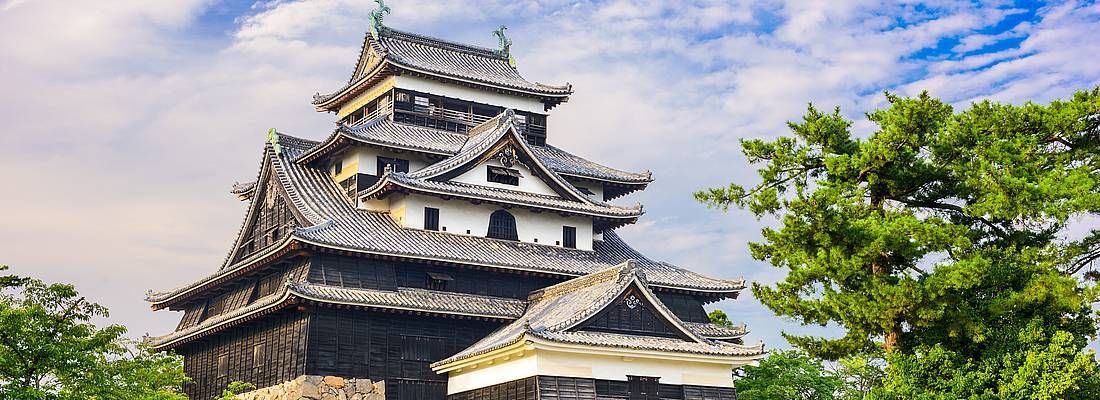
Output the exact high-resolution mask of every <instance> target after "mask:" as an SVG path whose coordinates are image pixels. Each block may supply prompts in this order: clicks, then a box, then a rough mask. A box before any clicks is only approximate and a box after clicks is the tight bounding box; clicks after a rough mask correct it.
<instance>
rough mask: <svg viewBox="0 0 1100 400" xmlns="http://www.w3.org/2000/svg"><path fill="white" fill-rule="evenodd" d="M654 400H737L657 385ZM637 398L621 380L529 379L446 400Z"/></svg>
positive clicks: (712, 391)
mask: <svg viewBox="0 0 1100 400" xmlns="http://www.w3.org/2000/svg"><path fill="white" fill-rule="evenodd" d="M657 388H658V389H657V395H656V396H655V397H649V399H655V400H737V392H736V391H735V390H734V389H733V388H726V387H712V386H693V385H665V384H660V385H657ZM635 398H641V397H637V394H633V395H632V393H631V392H630V390H629V383H628V382H627V381H625V380H623V381H618V380H604V379H589V378H571V377H559V376H541V375H540V376H533V377H529V378H523V379H517V380H514V381H511V382H505V383H501V384H497V385H493V386H489V387H485V388H480V389H475V390H470V391H466V392H461V393H455V394H452V395H449V396H447V400H612V399H627V400H632V399H635Z"/></svg>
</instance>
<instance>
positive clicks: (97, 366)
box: [0, 266, 186, 400]
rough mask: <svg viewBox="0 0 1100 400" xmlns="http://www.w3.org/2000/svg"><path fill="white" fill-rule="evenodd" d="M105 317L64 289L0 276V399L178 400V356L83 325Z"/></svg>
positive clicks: (118, 332) (113, 328)
mask: <svg viewBox="0 0 1100 400" xmlns="http://www.w3.org/2000/svg"><path fill="white" fill-rule="evenodd" d="M6 269H7V267H6V266H0V271H2V270H6ZM106 316H107V309H106V308H105V307H103V306H101V305H98V304H95V303H92V302H89V301H87V300H86V299H85V298H83V297H80V295H79V294H78V293H77V291H76V289H75V288H74V287H73V286H72V285H64V284H46V283H44V282H42V281H39V280H36V279H30V278H25V277H17V276H5V277H0V398H10V399H59V400H60V399H124V400H128V399H157V400H162V399H163V400H168V399H186V397H185V396H183V395H182V394H181V393H180V391H179V389H180V385H181V384H182V382H183V381H184V380H185V379H186V378H185V376H184V373H183V362H182V360H181V359H180V357H178V356H173V355H167V354H157V353H154V352H153V351H152V350H151V349H149V348H148V347H146V346H144V345H140V344H136V343H132V342H129V341H127V340H125V339H124V338H123V336H122V335H123V334H124V333H125V332H126V329H125V328H123V327H121V326H118V325H109V326H106V327H103V328H97V327H96V326H95V325H94V324H92V323H91V320H92V319H93V318H96V317H106Z"/></svg>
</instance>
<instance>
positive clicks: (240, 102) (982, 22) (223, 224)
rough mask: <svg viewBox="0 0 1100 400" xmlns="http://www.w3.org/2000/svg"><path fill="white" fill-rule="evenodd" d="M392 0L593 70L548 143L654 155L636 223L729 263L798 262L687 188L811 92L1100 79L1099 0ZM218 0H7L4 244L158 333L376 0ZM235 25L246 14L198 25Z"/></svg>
mask: <svg viewBox="0 0 1100 400" xmlns="http://www.w3.org/2000/svg"><path fill="white" fill-rule="evenodd" d="M390 3H391V4H390V5H391V7H392V8H393V10H394V12H393V14H391V15H389V16H387V19H386V23H387V24H388V25H391V26H395V27H398V28H401V29H407V30H413V31H417V32H423V33H427V34H431V35H435V36H441V37H447V38H451V39H454V40H460V41H464V42H471V43H476V44H481V45H484V46H490V47H491V46H493V45H494V44H495V42H494V40H493V39H492V37H491V36H490V34H489V32H490V30H491V29H493V28H495V27H496V26H497V25H500V24H506V25H508V26H509V28H510V29H509V33H510V35H511V37H512V38H513V41H514V43H515V44H514V46H513V51H514V52H515V53H516V57H517V59H518V62H519V66H520V70H521V71H523V73H524V74H525V75H526V76H528V77H529V78H531V79H533V80H538V81H544V82H550V83H561V82H566V81H569V82H571V83H573V84H574V86H575V87H576V89H577V93H576V94H575V95H574V96H573V98H572V99H571V100H570V101H569V102H568V103H566V104H565V105H563V106H560V107H558V108H556V109H555V110H554V111H553V113H552V115H551V118H550V125H551V128H550V141H551V142H552V143H554V144H557V145H560V146H562V147H565V148H567V149H570V150H573V151H576V152H577V153H580V154H582V155H587V156H590V157H591V158H593V159H596V160H600V161H604V162H606V163H607V164H609V165H613V166H618V167H623V168H628V169H635V170H644V169H651V170H653V171H654V173H655V176H656V177H657V179H658V180H657V182H655V183H654V184H653V185H652V186H651V188H650V189H649V190H647V191H646V192H645V193H642V194H639V195H634V196H633V197H632V198H627V199H625V200H624V201H627V202H633V201H641V202H643V203H645V204H646V209H647V211H648V213H647V216H646V217H645V218H644V219H643V222H642V223H641V224H639V225H637V226H634V227H629V228H626V229H624V231H623V233H624V235H625V236H626V237H627V238H628V239H629V240H631V241H632V242H633V243H635V244H637V247H639V248H640V249H641V250H642V251H644V252H646V253H648V254H650V255H652V256H654V257H656V258H660V259H666V260H669V261H671V262H674V263H677V264H681V265H684V266H686V267H689V268H692V269H695V270H698V271H700V272H704V273H708V274H712V275H716V276H721V277H727V278H733V277H738V276H745V277H746V278H748V279H751V280H758V281H767V282H771V281H775V280H777V279H780V278H781V277H782V272H781V271H778V270H775V269H773V268H770V267H769V266H766V265H762V264H761V263H758V262H755V261H752V260H751V258H750V257H749V256H748V250H747V246H746V242H747V241H751V240H756V239H757V238H759V233H758V231H759V228H760V226H761V224H762V223H759V222H756V221H755V220H753V219H752V218H751V217H750V216H748V215H747V214H745V213H742V212H733V213H730V214H720V213H718V212H716V211H712V210H707V209H705V208H704V207H702V206H701V205H698V204H696V203H695V202H694V201H693V200H692V199H691V196H690V193H691V192H692V191H693V190H697V189H699V188H703V187H708V186H715V185H723V184H726V183H728V182H729V181H730V180H736V181H739V182H751V181H753V179H754V177H753V175H754V174H753V170H752V167H749V166H746V165H745V163H744V160H743V158H742V157H741V156H740V155H739V153H738V139H740V138H746V137H774V136H776V135H780V134H784V133H785V132H786V128H785V122H786V121H787V120H792V119H795V118H798V117H799V116H800V115H801V114H802V112H803V111H804V109H805V106H806V103H807V102H810V101H812V102H814V103H817V104H819V105H821V106H822V107H832V106H834V105H839V106H841V107H842V108H843V110H844V111H845V112H846V113H848V115H850V116H851V117H852V118H855V119H857V120H858V119H861V115H862V112H864V111H868V110H870V109H872V108H874V107H878V106H881V105H882V104H883V99H882V96H881V94H880V93H881V91H882V90H893V91H898V92H901V93H906V94H913V93H916V92H918V91H920V90H926V89H927V90H930V91H931V92H932V93H933V94H934V95H938V96H942V97H944V98H945V99H947V100H948V101H951V102H954V103H958V104H960V105H965V104H966V102H967V101H970V100H973V99H979V98H993V99H998V100H1003V101H1011V102H1021V101H1024V100H1028V99H1034V100H1039V101H1044V100H1049V99H1052V98H1056V97H1064V96H1068V95H1069V94H1071V93H1072V91H1073V90H1074V89H1078V88H1086V87H1090V86H1093V85H1096V84H1098V83H1100V65H1098V64H1097V63H1094V62H1089V61H1090V60H1087V59H1084V58H1082V55H1085V54H1098V53H1100V39H1097V36H1096V35H1094V34H1093V30H1094V29H1095V27H1096V26H1097V24H1098V22H1100V6H1098V5H1095V4H1086V3H1074V2H1070V3H1065V4H1057V5H1051V6H1047V7H1044V8H1042V9H1037V10H1025V11H1027V12H1028V13H1033V14H1034V15H1035V17H1034V18H1033V19H1028V20H1027V21H1024V22H1017V23H1011V24H1007V25H1008V26H1007V27H1003V28H1002V26H1005V25H1006V21H1008V20H1009V19H1011V18H1016V17H1017V16H1019V15H1020V13H1021V12H1022V11H1021V10H1017V9H1014V8H1009V7H996V6H994V7H983V6H977V5H972V4H969V3H966V4H957V3H956V2H948V1H942V2H940V1H934V2H930V3H925V4H920V5H916V4H908V3H907V4H901V5H898V4H895V3H892V2H873V1H847V0H846V1H829V2H807V1H794V0H792V1H787V2H784V1H760V2H754V1H695V2H689V3H686V4H680V3H676V4H673V3H669V2H664V1H655V0H653V1H625V0H620V1H608V2H589V1H567V0H550V1H539V2H514V1H503V0H500V1H497V0H494V1H488V2H484V1H476V2H475V1H469V0H467V1H455V2H439V1H430V0H409V1H399V0H394V1H391V2H390ZM221 6H223V4H220V3H211V2H208V1H189V2H170V3H167V2H143V1H133V2H122V1H112V2H104V3H103V4H102V5H101V6H100V5H99V4H98V3H97V8H96V12H94V13H93V12H87V9H85V8H80V7H72V6H71V4H68V3H67V2H60V1H35V2H19V1H8V2H5V3H2V4H0V37H3V38H4V39H0V59H3V60H4V62H3V63H0V72H3V73H0V87H3V88H5V93H7V94H8V95H7V96H3V97H2V98H0V117H2V118H3V119H4V120H5V121H6V123H7V126H6V127H5V131H4V133H3V134H2V135H0V171H3V176H4V178H5V182H6V187H8V188H11V192H10V193H5V195H4V196H0V209H4V210H16V211H14V212H11V213H8V214H5V218H2V219H0V262H4V263H9V264H12V265H13V266H15V267H16V268H17V270H18V271H19V272H22V273H31V274H35V275H39V276H43V277H46V278H48V279H53V280H63V281H74V282H77V283H78V284H79V285H80V286H81V289H82V290H83V291H84V292H86V293H87V294H88V295H89V296H90V297H92V298H96V299H101V300H102V301H103V302H104V303H106V304H107V305H109V306H110V307H111V308H112V309H113V310H114V311H115V314H114V317H115V318H116V319H117V320H119V321H121V322H123V323H126V324H127V325H130V326H132V327H133V328H134V330H135V333H137V334H140V333H144V332H153V333H162V332H165V331H168V330H170V329H171V328H172V326H173V324H174V323H175V320H176V319H177V318H178V316H176V315H172V314H171V313H156V314H153V313H150V312H149V311H148V309H147V308H146V306H145V304H143V303H142V302H141V298H142V295H143V292H144V291H145V290H146V289H149V288H157V289H160V288H166V287H170V286H174V285H179V284H183V283H185V282H187V281H189V280H191V279H194V278H196V277H198V276H202V275H205V274H207V273H209V272H210V271H211V270H213V269H215V268H217V266H218V265H219V262H220V261H221V258H222V257H224V255H225V252H226V250H227V249H226V247H227V246H228V245H229V243H230V240H231V238H232V236H233V234H234V233H235V232H236V230H237V228H238V226H239V224H240V218H241V215H242V212H243V211H242V209H241V207H242V206H241V205H240V204H239V203H237V202H236V201H235V200H233V199H232V198H231V196H229V195H228V194H226V193H225V191H226V190H227V189H228V187H229V185H230V184H231V183H232V182H233V181H235V180H248V179H252V178H253V177H254V174H255V169H256V163H257V161H258V159H259V150H260V147H259V146H260V143H262V138H263V132H264V131H265V130H266V129H267V128H269V127H272V126H275V127H279V128H280V129H281V130H285V131H288V132H292V133H296V134H300V135H303V136H308V137H313V138H320V137H323V136H324V135H326V134H327V133H328V132H329V131H330V130H331V127H332V125H331V119H332V118H331V115H325V114H319V113H315V112H314V111H313V109H312V107H311V106H310V105H309V99H310V96H311V95H312V94H313V93H314V92H318V91H320V92H324V91H326V90H331V89H333V88H336V87H339V86H340V85H341V84H343V83H344V82H345V81H346V79H347V74H348V73H349V72H350V69H351V68H352V65H351V64H352V63H353V62H354V61H355V57H356V52H357V51H358V50H359V46H360V44H361V43H362V38H363V34H364V32H365V30H366V24H367V22H366V13H367V12H368V11H369V10H370V9H371V8H372V7H373V2H371V1H369V0H317V1H273V2H261V3H256V5H255V6H253V7H251V8H247V9H245V10H243V11H241V12H240V14H239V15H229V16H223V15H220V14H218V13H214V12H212V10H214V9H218V8H219V7H221ZM215 18H228V20H225V21H222V20H218V21H212V20H211V19H215ZM215 23H224V24H225V25H227V26H230V27H231V28H230V30H229V31H228V32H225V33H224V34H222V35H211V34H210V33H209V32H204V31H203V32H200V31H202V29H203V27H204V26H207V25H209V24H214V25H218V24H215ZM218 26H221V25H218ZM42 32H49V33H50V34H41V33H42ZM1005 43H1010V44H1012V45H1006V44H1005ZM857 127H858V128H859V129H862V130H869V129H871V127H870V126H869V125H868V124H867V123H866V122H858V123H857ZM750 297H751V296H749V295H748V294H747V293H746V295H745V296H743V297H742V298H741V299H739V300H737V301H734V302H722V303H718V304H717V307H721V308H725V309H727V310H729V311H731V312H732V313H733V314H734V315H733V317H734V319H739V320H745V321H747V322H748V323H749V324H750V326H751V328H752V330H753V332H754V333H753V339H751V340H755V339H756V338H763V339H764V340H766V341H768V342H769V343H770V344H772V345H780V346H781V345H782V339H781V338H780V337H779V336H778V331H779V329H786V328H791V325H790V323H789V322H788V321H785V320H783V319H779V318H775V317H774V316H772V315H771V313H770V312H769V311H767V310H766V309H764V308H762V307H761V306H760V305H759V303H757V302H755V301H754V300H752V299H751V298H750ZM805 329H811V328H805ZM805 329H804V330H805Z"/></svg>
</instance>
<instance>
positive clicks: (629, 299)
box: [579, 288, 682, 337]
mask: <svg viewBox="0 0 1100 400" xmlns="http://www.w3.org/2000/svg"><path fill="white" fill-rule="evenodd" d="M579 329H581V330H586V331H597V332H615V333H626V334H632V335H646V336H661V337H681V336H682V333H679V332H678V331H676V330H675V328H673V327H672V326H671V325H670V322H669V321H668V320H667V319H665V318H664V317H662V316H660V315H658V314H657V313H656V312H655V311H654V309H653V304H651V303H650V302H649V301H648V300H646V298H645V296H643V295H642V294H641V292H639V291H638V290H637V289H635V288H630V289H628V290H627V291H625V292H623V294H622V295H620V296H619V297H618V298H616V299H615V301H614V302H612V303H611V304H610V305H608V306H607V308H605V309H604V310H603V311H600V313H599V314H596V316H594V317H592V318H591V319H589V320H588V321H585V322H584V323H582V324H581V325H580V327H579Z"/></svg>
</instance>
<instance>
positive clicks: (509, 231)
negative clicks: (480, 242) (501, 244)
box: [487, 210, 519, 241]
mask: <svg viewBox="0 0 1100 400" xmlns="http://www.w3.org/2000/svg"><path fill="white" fill-rule="evenodd" d="M487 236H488V237H491V238H494V239H504V240H516V241H518V240H519V233H517V232H516V217H514V216H512V214H511V213H509V212H507V211H504V210H497V211H493V214H492V215H490V216H489V234H488V235H487Z"/></svg>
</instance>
